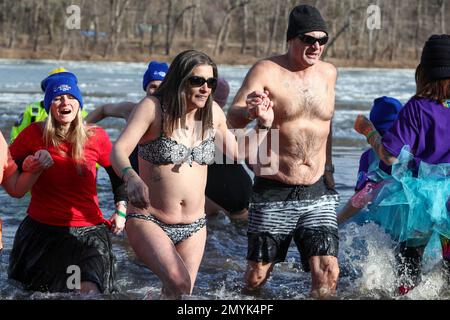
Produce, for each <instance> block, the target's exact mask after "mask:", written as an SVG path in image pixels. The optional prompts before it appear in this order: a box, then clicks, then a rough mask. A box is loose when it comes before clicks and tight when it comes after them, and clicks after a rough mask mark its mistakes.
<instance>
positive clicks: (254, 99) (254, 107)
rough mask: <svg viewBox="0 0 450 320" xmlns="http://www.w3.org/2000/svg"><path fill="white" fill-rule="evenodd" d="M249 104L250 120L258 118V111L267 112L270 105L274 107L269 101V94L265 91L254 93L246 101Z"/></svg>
mask: <svg viewBox="0 0 450 320" xmlns="http://www.w3.org/2000/svg"><path fill="white" fill-rule="evenodd" d="M246 104H247V113H248V117H249V119H252V120H253V119H256V118H257V117H258V111H261V110H265V109H267V108H268V106H269V105H271V106H273V103H271V101H270V99H269V92H268V91H267V90H265V91H264V92H262V91H253V92H252V93H250V94H249V95H248V96H247V99H246Z"/></svg>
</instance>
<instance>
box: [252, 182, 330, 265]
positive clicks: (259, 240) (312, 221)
mask: <svg viewBox="0 0 450 320" xmlns="http://www.w3.org/2000/svg"><path fill="white" fill-rule="evenodd" d="M338 206H339V195H338V194H337V192H336V191H335V190H333V189H328V188H327V186H326V185H325V181H324V178H323V177H322V178H320V179H319V181H317V182H316V183H314V184H312V185H310V186H305V185H287V184H284V183H282V182H279V181H275V180H270V179H265V178H261V177H256V178H255V183H254V186H253V195H252V199H251V203H250V207H249V222H248V232H247V236H248V252H247V259H248V260H250V261H255V262H273V263H277V262H282V261H284V260H285V258H286V255H287V252H288V249H289V245H290V243H291V240H292V238H294V242H295V244H296V245H297V248H298V250H299V252H300V255H301V260H302V265H303V269H304V270H305V271H309V270H310V268H309V263H308V261H309V258H311V257H313V256H335V257H337V255H338V249H339V238H338V226H337V221H336V209H337V207H338Z"/></svg>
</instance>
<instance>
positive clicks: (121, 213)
mask: <svg viewBox="0 0 450 320" xmlns="http://www.w3.org/2000/svg"><path fill="white" fill-rule="evenodd" d="M116 213H117V215H118V216H119V217H122V218H126V217H127V214H126V213H125V212H123V211H120V210H119V209H116Z"/></svg>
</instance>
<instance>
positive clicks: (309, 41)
mask: <svg viewBox="0 0 450 320" xmlns="http://www.w3.org/2000/svg"><path fill="white" fill-rule="evenodd" d="M298 38H299V39H300V40H302V41H303V42H304V43H306V44H309V45H311V46H312V45H313V44H315V43H316V41H317V42H318V43H319V44H320V45H321V46H323V45H325V44H327V42H328V36H325V37H322V38H315V37H312V36H308V35H306V34H299V35H298Z"/></svg>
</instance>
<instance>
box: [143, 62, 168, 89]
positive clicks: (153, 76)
mask: <svg viewBox="0 0 450 320" xmlns="http://www.w3.org/2000/svg"><path fill="white" fill-rule="evenodd" d="M167 70H169V66H168V65H167V63H165V62H157V61H150V63H149V64H148V68H147V71H145V73H144V78H143V79H142V88H143V89H144V91H147V86H148V84H149V83H150V82H151V81H156V80H159V81H163V80H164V77H165V76H166V73H167Z"/></svg>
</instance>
